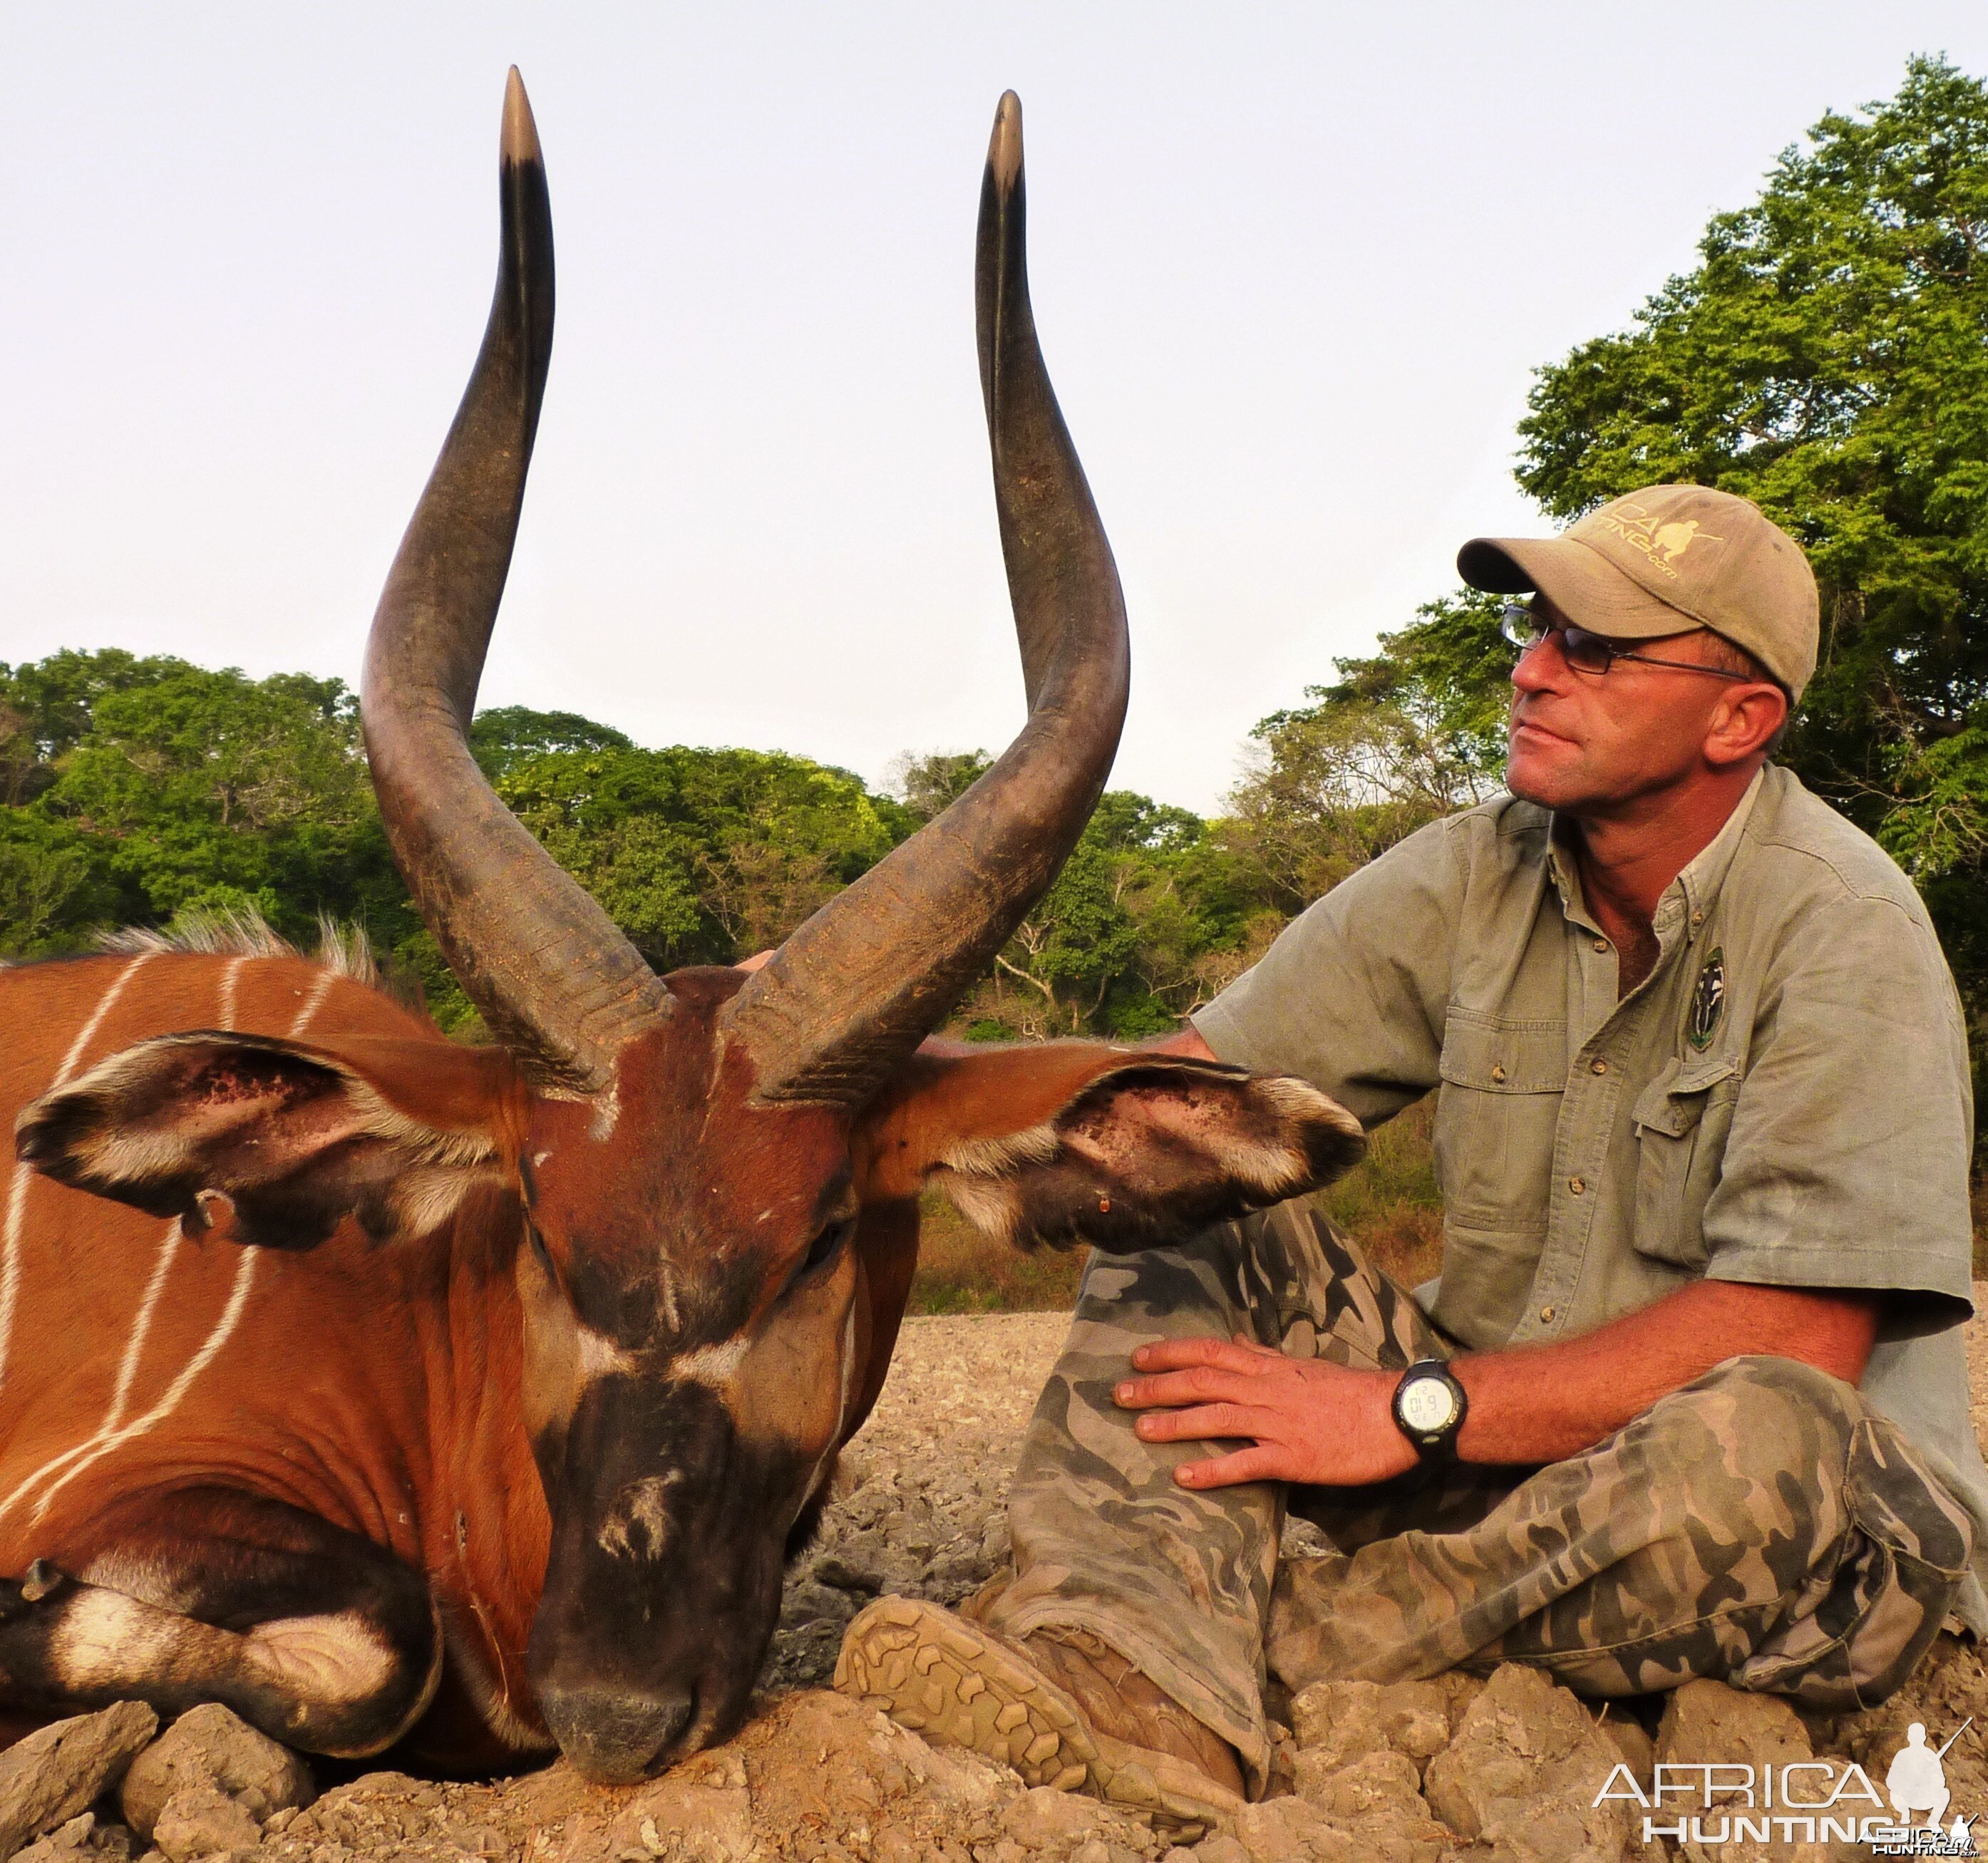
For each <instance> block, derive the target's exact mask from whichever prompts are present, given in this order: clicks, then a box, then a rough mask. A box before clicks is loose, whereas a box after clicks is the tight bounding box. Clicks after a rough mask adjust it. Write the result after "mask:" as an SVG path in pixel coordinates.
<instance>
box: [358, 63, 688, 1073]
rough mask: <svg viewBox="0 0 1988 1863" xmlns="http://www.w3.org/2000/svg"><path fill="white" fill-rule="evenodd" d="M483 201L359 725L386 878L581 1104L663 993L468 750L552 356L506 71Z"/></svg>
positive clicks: (528, 146)
mask: <svg viewBox="0 0 1988 1863" xmlns="http://www.w3.org/2000/svg"><path fill="white" fill-rule="evenodd" d="M499 196H500V198H501V201H502V248H501V255H500V257H499V264H498V271H497V296H496V299H495V302H494V303H492V306H491V307H490V322H489V325H488V326H487V327H486V328H485V331H484V333H483V347H482V350H481V351H480V352H479V353H478V356H477V358H476V367H475V370H474V371H473V372H472V374H471V376H470V378H469V386H468V389H467V390H466V391H465V392H464V394H463V397H462V406H461V407H458V409H457V410H456V415H455V424H454V425H453V426H451V428H449V430H448V439H447V440H445V441H444V442H443V443H442V449H441V458H438V460H437V461H436V462H435V467H434V472H432V473H431V475H429V478H428V485H427V489H425V490H424V491H423V492H422V493H421V502H420V504H419V505H417V506H416V507H415V509H414V519H413V522H411V523H410V524H409V525H408V526H407V535H406V536H404V538H403V539H401V549H400V553H399V554H398V555H397V556H395V557H394V566H393V569H392V570H391V572H390V573H388V575H387V587H386V590H385V592H384V593H383V594H382V595H381V596H380V606H379V609H378V610H377V612H376V613H375V614H374V617H373V632H372V636H371V637H370V640H369V641H367V647H366V671H365V675H364V678H363V682H362V695H361V700H360V712H361V715H362V716H363V719H364V722H365V728H366V752H367V757H368V759H370V762H371V765H372V770H373V786H374V790H375V792H376V793H377V795H378V796H379V798H380V815H381V817H382V818H383V819H384V821H385V823H386V827H387V840H388V841H389V842H390V843H391V845H392V847H393V850H394V861H395V863H396V864H397V865H398V867H400V870H401V875H402V877H404V879H405V880H406V881H407V885H408V888H409V889H410V890H411V891H412V893H413V894H414V903H415V904H416V905H417V906H418V908H420V910H421V917H422V918H423V919H424V920H425V921H427V924H428V929H429V930H430V931H432V932H433V933H434V935H435V938H436V941H437V942H438V943H439V944H440V945H441V948H442V955H444V956H445V958H447V959H448V965H449V968H450V969H451V970H452V971H454V972H455V975H456V978H457V980H458V982H460V983H461V984H462V987H463V989H464V990H465V992H466V993H467V994H468V997H469V999H470V1000H471V1001H472V1003H475V1005H476V1006H477V1008H478V1009H480V1010H481V1011H482V1014H483V1019H484V1020H485V1022H486V1023H488V1024H489V1027H490V1030H491V1032H492V1034H494V1035H495V1036H497V1037H498V1039H499V1040H501V1041H502V1042H503V1043H505V1046H507V1047H509V1049H511V1050H512V1052H513V1053H516V1055H517V1057H519V1060H520V1061H521V1062H522V1063H523V1065H524V1066H525V1067H526V1070H527V1071H528V1072H529V1073H530V1074H532V1076H533V1077H536V1079H538V1080H541V1081H543V1082H544V1083H545V1084H549V1085H552V1086H555V1087H564V1088H566V1089H568V1090H573V1091H577V1092H581V1093H597V1092H599V1091H600V1090H603V1089H604V1088H605V1087H607V1085H608V1084H609V1082H610V1078H611V1076H612V1069H613V1063H614V1056H615V1053H616V1052H617V1050H619V1049H620V1046H621V1045H622V1043H624V1042H625V1041H626V1040H627V1039H628V1038H629V1037H630V1036H631V1035H634V1034H635V1033H637V1032H638V1031H639V1030H641V1029H643V1028H644V1027H646V1026H650V1025H651V1024H653V1023H654V1022H655V1021H656V1020H657V1019H658V1018H660V1017H661V1016H665V1015H667V1014H668V1013H669V1009H670V1002H671V999H670V995H669V992H668V990H667V989H665V988H664V986H663V984H662V983H661V982H660V981H659V980H658V978H657V977H656V975H655V973H654V972H653V971H651V969H650V968H649V966H648V965H647V964H646V963H645V962H643V959H642V957H641V953H640V952H637V950H636V949H635V948H634V945H631V944H630V943H629V942H628V941H627V938H625V937H624V936H623V935H622V934H621V933H620V931H619V930H617V928H616V927H615V925H614V921H612V920H611V919H610V918H608V916H607V914H606V913H605V912H603V911H601V909H600V907H599V906H597V904H595V903H594V902H593V900H592V899H591V898H589V897H588V895H587V892H586V891H585V890H584V889H583V888H581V887H580V885H578V884H576V882H575V881H573V879H572V878H571V877H570V875H568V874H566V873H565V872H563V871H562V870H561V869H560V866H559V864H558V863H557V862H556V861H555V860H553V857H551V856H550V855H549V854H547V853H546V850H544V849H543V847H540V846H539V844H538V843H537V842H536V840H533V839H532V836H531V834H530V833H529V831H528V830H526V827H524V825H523V823H521V822H520V821H519V820H518V818H517V817H516V816H515V815H513V814H512V813H511V811H510V810H509V809H507V808H506V807H505V806H504V804H503V803H502V802H500V801H499V800H498V798H497V796H496V793H495V791H494V790H492V788H491V786H490V785H489V783H488V782H486V781H485V779H484V776H483V773H482V771H481V770H480V769H478V768H477V766H476V761H475V759H474V758H473V757H472V756H471V755H470V754H469V745H468V729H469V721H470V717H471V714H472V712H473V710H474V709H475V703H476V687H477V682H478V679H479V678H481V677H482V672H483V660H484V655H485V654H486V653H487V652H488V651H489V646H490V630H491V627H492V624H494V623H495V620H496V618H497V606H498V604H499V601H500V600H502V597H503V593H504V579H505V576H506V575H507V574H508V573H509V570H510V566H511V546H512V543H513V542H514V541H515V540H516V537H517V534H518V512H519V507H520V505H522V503H523V502H524V496H525V473H526V468H527V466H528V465H529V464H530V462H531V457H532V436H533V435H534V434H536V431H537V430H538V424H539V401H540V399H541V397H543V394H544V391H545V385H546V363H548V362H549V360H550V359H551V356H552V341H553V222H552V206H551V202H550V200H549V198H548V196H547V194H546V171H545V163H544V160H543V157H542V156H541V154H540V153H539V136H538V130H537V129H536V127H535V126H534V124H533V123H532V107H531V105H530V103H529V102H527V101H526V96H525V86H524V84H523V83H522V80H521V79H519V76H518V73H517V70H516V67H515V66H514V67H513V68H512V72H511V75H510V79H509V83H508V85H507V86H506V88H505V95H504V134H503V142H502V160H501V164H500V180H499Z"/></svg>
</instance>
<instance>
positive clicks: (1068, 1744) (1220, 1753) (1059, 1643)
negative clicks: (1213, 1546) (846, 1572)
mask: <svg viewBox="0 0 1988 1863" xmlns="http://www.w3.org/2000/svg"><path fill="white" fill-rule="evenodd" d="M835 1685H836V1687H837V1688H838V1689H840V1690H841V1691H842V1692H843V1693H844V1694H845V1695H853V1696H857V1697H858V1698H859V1699H861V1700H862V1701H863V1702H864V1703H865V1704H866V1705H867V1706H871V1707H873V1708H881V1709H882V1710H883V1711H884V1713H886V1714H887V1715H889V1716H890V1717H891V1719H893V1720H894V1721H895V1722H897V1723H898V1725H899V1726H901V1727H908V1728H911V1729H913V1730H914V1731H915V1732H916V1733H921V1734H923V1735H924V1736H925V1738H926V1739H927V1740H930V1741H931V1742H932V1743H933V1744H934V1745H935V1746H964V1747H967V1748H969V1749H970V1750H972V1751H973V1752H975V1753H979V1754H982V1755H983V1756H985V1757H986V1758H988V1759H990V1760H999V1761H1000V1762H1002V1763H1003V1764H1004V1765H1007V1766H1012V1767H1013V1768H1014V1769H1015V1770H1016V1772H1018V1773H1020V1774H1021V1776H1022V1779H1023V1783H1024V1784H1028V1785H1031V1786H1050V1787H1054V1788H1055V1789H1056V1790H1058V1791H1063V1792H1077V1791H1084V1792H1088V1793H1090V1795H1091V1796H1092V1797H1097V1798H1102V1799H1104V1800H1107V1802H1109V1803H1111V1804H1117V1805H1123V1806H1124V1807H1126V1808H1127V1809H1128V1810H1131V1811H1143V1812H1146V1813H1148V1814H1151V1816H1152V1817H1154V1818H1155V1820H1156V1821H1159V1822H1161V1823H1162V1824H1165V1825H1166V1826H1167V1827H1169V1828H1170V1829H1178V1830H1179V1831H1181V1832H1182V1834H1183V1835H1185V1834H1187V1832H1188V1831H1189V1830H1194V1831H1207V1830H1210V1829H1213V1828H1215V1827H1219V1826H1221V1825H1224V1824H1228V1823H1229V1821H1232V1819H1233V1818H1234V1817H1235V1815H1236V1813H1237V1812H1239V1811H1241V1810H1242V1807H1243V1804H1244V1800H1243V1797H1242V1769H1241V1767H1239V1764H1238V1763H1237V1761H1236V1755H1235V1753H1234V1751H1233V1750H1232V1749H1231V1748H1229V1746H1226V1745H1225V1744H1224V1743H1222V1741H1221V1740H1219V1738H1218V1737H1217V1736H1215V1734H1214V1733H1212V1732H1211V1731H1210V1730H1209V1729H1207V1728H1206V1727H1205V1726H1202V1724H1201V1723H1199V1721H1197V1720H1195V1718H1194V1717H1193V1716H1192V1715H1190V1714H1189V1713H1188V1712H1187V1711H1186V1710H1185V1709H1184V1708H1182V1707H1181V1706H1178V1703H1176V1702H1174V1701H1173V1700H1172V1699H1171V1697H1169V1696H1167V1695H1166V1694H1165V1693H1164V1692H1162V1691H1161V1689H1159V1688H1158V1686H1157V1685H1155V1684H1154V1683H1153V1682H1151V1680H1149V1679H1148V1678H1147V1677H1146V1676H1145V1675H1142V1674H1141V1672H1139V1670H1138V1669H1137V1668H1135V1667H1134V1665H1132V1664H1131V1663H1130V1662H1127V1661H1126V1659H1125V1658H1124V1657H1123V1656H1121V1655H1119V1654H1118V1653H1117V1651H1115V1650H1114V1649H1112V1648H1111V1646H1110V1645H1108V1644H1106V1643H1105V1642H1103V1641H1102V1639H1100V1638H1097V1637H1094V1636H1092V1635H1090V1634H1089V1633H1088V1632H1087V1631H1080V1630H1064V1629H1058V1630H1055V1631H1036V1632H1035V1633H1034V1634H1033V1635H1031V1636H1029V1637H1028V1638H1025V1639H1023V1640H1022V1641H1021V1642H1009V1640H1008V1639H1007V1638H1005V1637H1001V1636H998V1635H996V1634H995V1633H994V1632H993V1631H991V1630H989V1629H988V1628H986V1625H982V1624H979V1623H975V1622H974V1621H972V1620H970V1619H968V1618H960V1617H956V1616H955V1615H954V1614H953V1613H952V1612H951V1611H942V1610H941V1609H940V1608H939V1607H938V1605H936V1604H925V1603H923V1602H921V1601H919V1600H918V1599H916V1598H879V1599H877V1601H876V1603H874V1604H871V1605H870V1606H869V1607H868V1608H867V1609H866V1610H864V1611H861V1612H860V1613H858V1614H857V1617H856V1618H855V1619H854V1621H853V1622H852V1623H851V1624H850V1626H849V1629H848V1631H847V1634H846V1635H844V1638H843V1640H842V1655H841V1656H840V1658H839V1659H838V1660H837V1663H836V1665H835Z"/></svg>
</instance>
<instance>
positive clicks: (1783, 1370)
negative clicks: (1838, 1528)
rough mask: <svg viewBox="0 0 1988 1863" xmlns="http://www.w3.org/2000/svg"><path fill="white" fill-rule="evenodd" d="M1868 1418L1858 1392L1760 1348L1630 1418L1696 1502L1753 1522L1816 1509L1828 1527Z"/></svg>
mask: <svg viewBox="0 0 1988 1863" xmlns="http://www.w3.org/2000/svg"><path fill="white" fill-rule="evenodd" d="M1870 1415H1871V1412H1869V1411H1868V1410H1867V1409H1866V1408H1865V1405H1864V1401H1863V1400H1862V1399H1861V1398H1860V1397H1859V1396H1858V1394H1857V1392H1856V1391H1855V1390H1854V1388H1852V1387H1851V1386H1850V1385H1847V1384H1845V1383H1844V1381H1842V1379H1841V1378H1834V1377H1832V1376H1831V1374H1829V1373H1828V1372H1827V1371H1818V1370H1817V1368H1815V1367H1814V1366H1813V1365H1810V1364H1803V1363H1802V1362H1801V1361H1800V1360H1798V1359H1793V1358H1773V1357H1771V1356H1769V1355H1768V1354H1763V1353H1755V1354H1746V1355H1745V1356H1743V1357H1741V1358H1728V1359H1726V1360H1724V1361H1723V1362H1721V1363H1720V1364H1716V1365H1714V1366H1713V1367H1712V1369H1711V1370H1710V1371H1707V1372H1706V1373H1705V1374H1704V1375H1703V1376H1702V1377H1701V1378H1696V1379H1695V1380H1693V1381H1692V1382H1691V1383H1690V1384H1689V1385H1684V1386H1683V1387H1682V1388H1680V1389H1679V1390H1676V1391H1672V1392H1671V1393H1670V1394H1669V1395H1668V1396H1666V1397H1663V1398H1659V1399H1658V1401H1657V1402H1656V1403H1655V1404H1654V1405H1652V1406H1651V1408H1649V1410H1648V1412H1645V1415H1644V1416H1643V1417H1642V1418H1639V1419H1638V1422H1637V1423H1636V1424H1632V1425H1631V1426H1630V1428H1631V1430H1635V1429H1638V1428H1639V1427H1640V1429H1641V1432H1642V1435H1643V1436H1644V1439H1645V1452H1646V1453H1648V1455H1650V1456H1652V1458H1654V1459H1657V1460H1658V1461H1659V1462H1664V1463H1668V1465H1669V1466H1670V1468H1671V1469H1672V1470H1673V1471H1674V1472H1675V1473H1676V1474H1678V1475H1679V1476H1682V1478H1683V1479H1686V1480H1687V1481H1690V1482H1692V1485H1694V1486H1696V1488H1698V1489H1699V1490H1700V1493H1699V1502H1700V1504H1701V1505H1702V1504H1706V1503H1711V1504H1713V1505H1714V1506H1715V1509H1716V1512H1717V1513H1722V1514H1723V1513H1724V1512H1725V1511H1726V1509H1725V1508H1724V1507H1719V1506H1717V1505H1716V1503H1718V1502H1719V1501H1720V1500H1723V1501H1724V1502H1726V1503H1728V1504H1729V1505H1734V1506H1738V1507H1739V1509H1740V1510H1741V1518H1742V1520H1746V1521H1751V1520H1755V1519H1756V1518H1757V1517H1759V1516H1760V1513H1761V1512H1762V1506H1761V1503H1768V1505H1767V1507H1766V1510H1765V1511H1766V1512H1767V1513H1769V1514H1773V1513H1787V1512H1789V1511H1790V1510H1792V1511H1794V1512H1797V1513H1799V1512H1800V1511H1801V1503H1802V1501H1803V1500H1804V1498H1806V1499H1807V1500H1810V1501H1811V1502H1813V1503H1821V1505H1819V1506H1816V1507H1815V1508H1814V1512H1815V1513H1816V1515H1817V1520H1816V1524H1817V1525H1818V1526H1821V1525H1823V1524H1825V1523H1831V1524H1834V1521H1833V1516H1834V1515H1835V1514H1836V1513H1838V1508H1837V1507H1836V1506H1835V1505H1834V1500H1835V1497H1837V1496H1838V1495H1839V1494H1840V1493H1841V1489H1842V1486H1843V1481H1844V1472H1845V1470H1846V1469H1847V1468H1848V1463H1849V1459H1850V1453H1851V1442H1852V1440H1853V1439H1854V1436H1855V1435H1856V1433H1857V1431H1858V1428H1859V1426H1860V1425H1862V1424H1863V1423H1864V1422H1865V1421H1866V1420H1867V1419H1868V1418H1869V1417H1870Z"/></svg>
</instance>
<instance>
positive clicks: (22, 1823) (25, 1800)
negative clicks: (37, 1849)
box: [0, 1701, 159, 1863]
mask: <svg viewBox="0 0 1988 1863" xmlns="http://www.w3.org/2000/svg"><path fill="white" fill-rule="evenodd" d="M158 1729H159V1717H158V1716H157V1715H156V1714H155V1713H153V1711H152V1710H151V1709H150V1708H148V1707H147V1706H146V1705H145V1704H144V1702H141V1701H120V1702H116V1703H114V1704H113V1706H110V1707H108V1708H106V1709H103V1710H102V1711H101V1712H100V1713H96V1714H79V1715H76V1716H74V1717H73V1718H72V1719H69V1720H66V1721H56V1722H53V1723H51V1724H50V1725H49V1726H46V1727H42V1728H39V1729H36V1730H35V1732H34V1733H31V1734H29V1736H27V1738H26V1739H25V1740H21V1741H19V1742H17V1743H15V1745H14V1746H10V1747H9V1748H8V1750H7V1751H6V1752H5V1753H0V1863H5V1859H7V1858H9V1857H11V1856H12V1855H14V1853H15V1851H17V1850H19V1849H20V1848H22V1846H23V1845H24V1844H29V1843H31V1842H32V1841H33V1840H34V1839H35V1838H38V1837H40V1836H41V1835H42V1834H43V1833H45V1832H46V1831H52V1830H54V1829H55V1828H56V1826H57V1825H59V1824H66V1823H68V1821H69V1820H70V1819H71V1818H73V1817H75V1816H76V1814H77V1813H78V1812H79V1811H87V1810H88V1809H89V1808H90V1806H91V1805H92V1804H94V1803H95V1802H96V1800H97V1799H98V1798H100V1797H101V1796H102V1795H103V1794H104V1793H105V1792H106V1791H108V1790H110V1788H111V1787H113V1786H114V1785H116V1784H117V1782H118V1780H120V1779H121V1778H122V1777H123V1776H124V1769H125V1768H126V1767H127V1766H129V1765H130V1763H131V1761H132V1760H133V1758H134V1756H136V1755H137V1753H139V1752H140V1750H142V1749H143V1748H144V1745H145V1743H146V1742H147V1741H148V1740H150V1739H151V1737H152V1736H153V1735H154V1733H157V1732H158Z"/></svg>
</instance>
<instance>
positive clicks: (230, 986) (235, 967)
mask: <svg viewBox="0 0 1988 1863" xmlns="http://www.w3.org/2000/svg"><path fill="white" fill-rule="evenodd" d="M247 962H249V960H248V959H246V958H230V959H228V965H227V968H226V969H225V970H223V971H222V972H221V1019H220V1020H219V1021H218V1022H217V1023H215V1027H216V1028H218V1029H232V1028H233V1027H234V1026H235V985H236V984H237V983H238V982H239V981H240V980H241V976H242V965H244V964H245V963H247Z"/></svg>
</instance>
